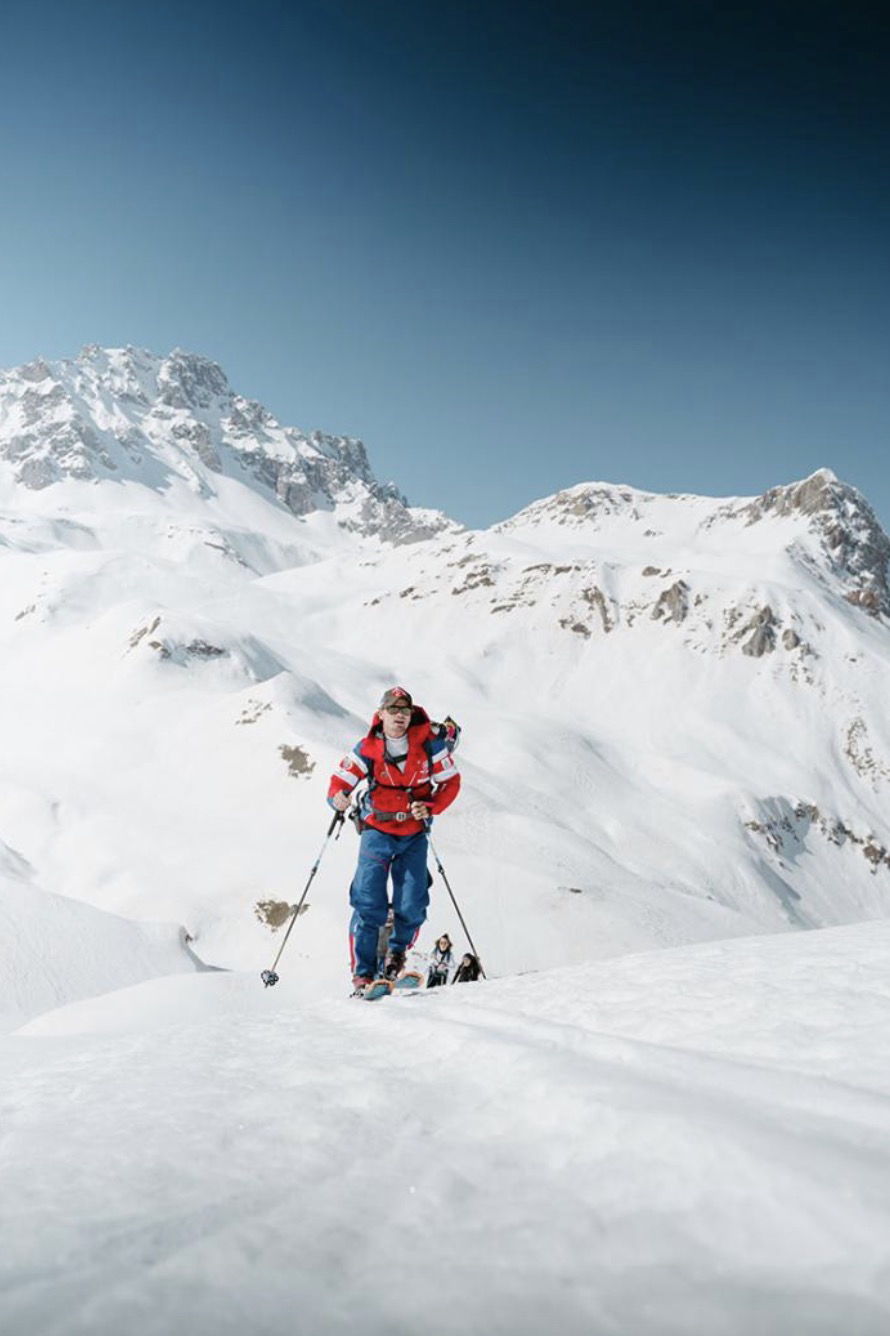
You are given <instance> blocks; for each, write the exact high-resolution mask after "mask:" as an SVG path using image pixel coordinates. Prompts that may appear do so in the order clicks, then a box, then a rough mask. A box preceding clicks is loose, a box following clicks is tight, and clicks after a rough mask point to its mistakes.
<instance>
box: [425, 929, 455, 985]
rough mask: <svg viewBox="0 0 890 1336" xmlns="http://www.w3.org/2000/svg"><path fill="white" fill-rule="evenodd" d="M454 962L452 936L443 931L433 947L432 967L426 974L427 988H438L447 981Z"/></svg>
mask: <svg viewBox="0 0 890 1336" xmlns="http://www.w3.org/2000/svg"><path fill="white" fill-rule="evenodd" d="M453 963H454V957H453V956H452V954H451V938H450V937H449V936H448V933H447V932H443V934H442V936H441V937H440V938H439V940H438V941H437V942H436V945H435V946H434V947H433V953H432V955H431V956H430V967H429V970H428V972H427V976H426V986H427V988H438V987H440V985H441V984H445V983H447V982H448V973H449V970H450V969H451V966H452V965H453Z"/></svg>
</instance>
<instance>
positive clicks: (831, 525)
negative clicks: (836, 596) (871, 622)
mask: <svg viewBox="0 0 890 1336" xmlns="http://www.w3.org/2000/svg"><path fill="white" fill-rule="evenodd" d="M719 514H720V515H721V516H722V517H725V518H732V519H737V518H742V519H744V520H745V522H746V523H747V524H749V525H753V524H758V523H760V522H762V521H764V520H769V519H773V518H786V517H791V518H792V519H794V518H801V519H802V520H803V521H804V522H805V525H806V529H807V531H808V533H809V534H810V535H812V536H814V537H815V538H816V540H817V543H818V547H819V553H820V556H821V558H822V562H823V563H824V565H825V566H826V567H827V568H828V570H829V571H830V572H831V574H833V575H834V576H836V577H838V578H839V579H840V580H841V581H842V582H843V583H844V584H845V585H846V597H847V599H848V601H849V602H850V603H853V604H856V605H857V606H859V607H862V608H864V609H865V610H866V611H867V612H870V613H872V614H874V615H876V614H878V613H884V614H885V615H887V616H890V583H888V563H890V539H888V537H887V535H886V534H885V533H884V530H883V529H882V528H881V525H880V523H879V522H878V519H877V516H876V515H875V513H874V511H873V510H872V508H871V506H870V505H869V504H868V502H867V501H866V500H865V497H864V496H862V494H861V492H858V491H857V490H856V488H855V487H851V486H850V484H849V483H844V482H841V481H840V480H839V479H838V478H837V476H836V475H835V474H834V473H833V472H832V471H831V469H826V468H823V469H818V470H817V471H816V472H815V473H813V474H811V475H810V476H809V477H808V478H804V479H803V480H802V481H800V482H793V483H788V484H786V485H784V486H781V487H771V488H770V489H769V491H767V492H764V493H763V495H762V496H758V497H755V498H754V499H753V500H750V501H747V502H734V503H730V504H729V505H728V506H726V507H723V508H722V509H721V511H720V512H719Z"/></svg>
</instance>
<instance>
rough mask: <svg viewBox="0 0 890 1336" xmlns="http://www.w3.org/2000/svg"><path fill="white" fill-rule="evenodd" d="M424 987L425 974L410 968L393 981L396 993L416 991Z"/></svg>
mask: <svg viewBox="0 0 890 1336" xmlns="http://www.w3.org/2000/svg"><path fill="white" fill-rule="evenodd" d="M422 987H423V975H422V974H418V973H417V971H416V970H408V971H407V972H406V973H405V974H400V975H399V977H398V978H397V979H393V981H392V991H393V992H394V993H415V992H417V990H418V988H422Z"/></svg>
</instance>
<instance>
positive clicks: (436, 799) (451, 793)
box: [428, 745, 460, 816]
mask: <svg viewBox="0 0 890 1336" xmlns="http://www.w3.org/2000/svg"><path fill="white" fill-rule="evenodd" d="M432 761H433V765H432V776H431V777H432V781H433V783H434V784H435V785H436V791H435V793H434V794H433V796H432V798H431V799H430V800H429V803H428V806H429V809H430V811H431V812H432V814H433V816H438V815H439V813H440V812H444V811H445V808H446V807H450V806H451V804H452V803H453V802H454V800H455V798H456V797H457V795H458V793H459V792H460V771H459V770H458V768H457V762H456V761H455V759H454V757H453V756H452V754H451V752H450V751H449V749H448V748H447V747H446V746H444V745H443V746H442V748H441V749H440V750H434V751H433V757H432Z"/></svg>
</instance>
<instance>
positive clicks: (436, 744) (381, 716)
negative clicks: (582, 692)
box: [328, 686, 460, 997]
mask: <svg viewBox="0 0 890 1336" xmlns="http://www.w3.org/2000/svg"><path fill="white" fill-rule="evenodd" d="M457 732H458V730H457V727H456V725H454V724H453V723H452V721H450V720H448V721H446V723H445V724H441V725H436V726H435V728H434V726H433V725H432V724H431V723H430V718H429V715H428V714H427V713H426V711H425V710H423V709H421V707H420V706H419V705H415V704H414V702H413V700H412V699H411V696H410V694H409V692H407V691H406V690H405V688H404V687H400V686H396V687H391V688H390V689H389V690H388V691H385V692H384V693H383V697H382V699H381V701H380V706H379V708H378V710H377V712H376V713H375V715H374V718H373V720H372V721H371V727H370V729H369V730H368V733H367V734H366V736H365V737H363V738H362V739H361V741H360V742H358V743H356V745H355V746H354V747H353V749H352V751H351V752H348V753H347V754H346V756H344V757H343V759H342V761H341V762H340V765H339V767H338V768H337V770H336V771H335V772H334V774H333V775H332V776H331V782H330V786H329V788H328V802H329V804H330V805H331V806H332V807H334V808H335V809H336V810H337V811H338V812H345V811H346V810H347V808H348V807H349V806H350V803H351V795H352V792H353V790H354V789H355V788H356V787H357V786H358V785H359V784H360V783H361V781H362V780H367V782H368V790H367V792H366V793H365V794H364V796H363V797H362V799H361V802H360V804H359V813H358V821H357V823H356V824H357V826H358V827H359V828H360V829H361V845H360V847H359V857H358V866H357V868H356V872H355V876H354V877H353V879H352V885H351V886H350V888H349V903H350V904H351V905H352V911H353V912H352V919H351V922H350V925H349V944H350V958H351V963H352V985H353V996H356V997H361V996H362V994H363V992H364V990H365V988H366V987H367V986H368V984H369V983H370V982H371V980H372V979H373V977H374V973H375V967H376V964H377V956H376V951H377V936H378V932H379V930H380V928H381V927H383V925H384V923H385V921H386V913H387V903H388V897H387V880H388V878H389V877H390V876H391V878H392V910H393V927H392V936H391V937H390V940H389V947H388V950H387V953H386V960H385V962H384V966H383V974H384V977H385V978H387V979H393V980H394V979H397V978H398V977H399V975H400V974H401V972H402V971H403V970H404V967H405V953H406V952H407V951H408V950H409V948H410V947H412V946H413V945H414V942H415V941H416V940H417V934H418V932H419V931H420V928H421V925H422V924H423V922H424V920H425V919H426V911H427V907H428V905H429V885H430V881H431V878H430V876H429V874H428V872H427V866H426V856H427V845H428V833H427V832H428V831H429V827H430V823H431V819H432V817H433V816H437V815H438V814H439V813H440V812H444V811H445V808H446V807H450V805H451V804H452V803H453V802H454V800H455V798H456V797H457V793H458V790H459V788H460V773H459V772H458V769H457V766H456V765H455V762H454V758H453V756H452V754H451V753H452V750H453V748H454V746H455V744H456V741H457Z"/></svg>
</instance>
